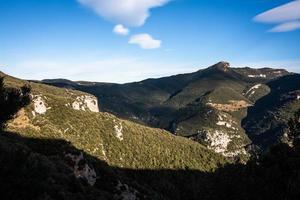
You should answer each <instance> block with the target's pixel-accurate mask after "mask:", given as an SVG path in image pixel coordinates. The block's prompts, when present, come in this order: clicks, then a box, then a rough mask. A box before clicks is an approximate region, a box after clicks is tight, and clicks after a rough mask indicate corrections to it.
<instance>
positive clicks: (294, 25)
mask: <svg viewBox="0 0 300 200" xmlns="http://www.w3.org/2000/svg"><path fill="white" fill-rule="evenodd" d="M297 29H300V20H298V21H291V22H286V23H282V24H279V25H278V26H275V27H274V28H272V29H271V30H270V32H289V31H293V30H297Z"/></svg>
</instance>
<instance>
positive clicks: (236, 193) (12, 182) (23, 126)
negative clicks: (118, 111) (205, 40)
mask: <svg viewBox="0 0 300 200" xmlns="http://www.w3.org/2000/svg"><path fill="white" fill-rule="evenodd" d="M3 76H4V84H3V82H2V80H3V79H2V78H0V111H1V115H0V119H1V121H0V122H1V124H0V125H1V126H0V127H1V128H0V194H1V199H4V200H8V199H24V200H29V199H30V200H35V199H37V200H57V199H63V200H69V199H72V200H74V199H75V200H83V199H88V200H98V199H101V200H106V199H112V200H144V199H145V200H148V199H149V200H150V199H151V200H171V199H172V200H182V199H187V200H197V199H199V198H201V199H204V200H218V199H249V200H250V199H278V200H279V199H280V200H281V199H292V200H293V199H295V200H296V199H299V197H300V190H299V187H298V186H299V183H300V176H299V174H300V171H299V169H300V167H299V166H300V140H299V136H300V135H299V130H300V123H299V116H300V112H298V113H297V114H296V115H295V116H294V117H292V118H291V119H290V120H289V122H288V123H287V124H286V131H287V133H288V135H289V136H290V138H291V139H292V140H290V141H289V143H288V145H287V144H284V143H281V144H279V145H276V146H274V147H271V148H270V151H269V152H268V153H267V154H266V155H264V156H263V157H261V158H259V159H255V158H254V159H253V160H250V161H247V162H243V163H240V162H237V163H233V162H231V161H230V160H229V159H228V158H226V157H224V156H222V155H220V154H217V153H215V152H213V151H212V150H210V149H208V148H206V147H205V146H203V145H202V144H199V143H198V142H195V141H193V140H190V139H187V138H184V137H181V136H176V135H174V134H171V133H169V132H167V131H165V130H161V129H156V128H150V127H146V126H143V125H140V124H137V123H134V122H130V121H127V120H122V119H119V118H117V117H116V116H114V115H112V114H109V113H104V112H99V109H98V107H100V108H101V105H100V106H98V100H97V99H96V97H94V96H93V95H91V94H88V93H84V92H80V91H76V90H71V89H65V88H57V87H53V86H49V85H45V84H41V83H34V82H30V81H23V80H19V79H16V78H14V77H10V76H8V75H5V74H1V77H3ZM297 77H298V76H297V75H288V76H284V77H282V78H279V79H276V80H272V81H270V82H268V83H266V87H265V88H264V89H262V90H261V91H260V92H259V95H258V96H260V95H261V94H262V93H264V92H265V91H268V92H269V93H268V94H267V95H264V97H262V98H260V99H261V100H263V99H264V98H265V97H267V96H268V95H270V94H272V96H271V97H272V100H273V101H274V104H272V106H271V105H270V106H269V108H273V107H281V106H278V105H282V104H277V102H278V100H277V99H275V98H274V97H277V94H276V92H275V93H274V94H273V92H272V90H274V88H275V89H276V90H280V91H279V94H284V93H288V94H289V93H290V92H291V91H294V89H295V88H297V87H298V86H297V85H296V86H291V85H289V84H291V83H293V82H294V81H297V80H298V78H297ZM283 81H285V82H284V83H286V84H287V85H285V86H284V87H280V88H278V84H280V83H283ZM288 83H289V84H288ZM260 88H261V86H259V87H258V86H257V85H255V86H252V87H251V88H247V90H246V93H244V95H245V96H247V95H249V94H252V91H255V92H256V91H258V90H259V89H260ZM266 88H269V89H266ZM225 90H228V91H227V92H231V93H232V94H231V95H232V96H230V98H233V97H240V95H239V93H236V92H232V91H231V90H232V89H229V88H226V89H225V88H223V87H221V88H220V90H216V91H212V92H211V93H213V94H212V95H211V96H212V97H217V96H218V95H220V94H219V93H221V94H222V91H223V92H224V91H225ZM234 91H235V90H234ZM295 94H296V93H293V94H290V95H289V98H288V99H289V100H291V101H283V102H294V100H295V99H294V95H295ZM253 95H255V93H254V94H253ZM283 96H284V95H283ZM209 97H210V96H209ZM284 97H285V96H284ZM243 98H245V97H243ZM297 98H298V97H297V95H296V99H297ZM243 100H245V101H246V100H247V99H243ZM247 101H249V100H247ZM199 102H201V101H196V103H199ZM249 102H250V101H249ZM196 103H195V104H196ZM210 103H211V104H214V103H215V102H210ZM258 103H259V100H258V101H256V103H255V104H258ZM219 104H221V103H219ZM284 105H287V104H284ZM195 106H196V107H197V104H196V105H195ZM210 106H214V107H216V108H217V109H222V110H223V109H226V113H227V114H228V115H230V113H232V112H229V111H230V110H233V109H236V108H233V107H230V108H224V107H222V106H221V105H210ZM190 107H191V106H190ZM223 112H224V113H225V111H223ZM224 118H225V117H224ZM225 126H226V125H225ZM226 127H227V126H226ZM250 138H251V137H250ZM223 139H224V138H222V137H220V138H216V142H218V141H219V140H223Z"/></svg>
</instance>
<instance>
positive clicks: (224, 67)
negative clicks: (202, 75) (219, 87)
mask: <svg viewBox="0 0 300 200" xmlns="http://www.w3.org/2000/svg"><path fill="white" fill-rule="evenodd" d="M229 68H230V64H229V63H228V62H225V61H221V62H218V63H217V64H215V65H213V66H211V67H209V69H213V70H221V71H224V72H226V71H228V69H229Z"/></svg>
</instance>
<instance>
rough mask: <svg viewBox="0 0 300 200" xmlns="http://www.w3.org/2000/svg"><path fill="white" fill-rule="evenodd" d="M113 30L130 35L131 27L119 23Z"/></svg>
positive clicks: (119, 33)
mask: <svg viewBox="0 0 300 200" xmlns="http://www.w3.org/2000/svg"><path fill="white" fill-rule="evenodd" d="M113 32H114V33H116V34H118V35H128V33H129V29H128V28H126V27H124V26H123V25H122V24H118V25H116V26H115V27H114V29H113Z"/></svg>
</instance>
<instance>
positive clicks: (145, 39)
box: [129, 33, 161, 49]
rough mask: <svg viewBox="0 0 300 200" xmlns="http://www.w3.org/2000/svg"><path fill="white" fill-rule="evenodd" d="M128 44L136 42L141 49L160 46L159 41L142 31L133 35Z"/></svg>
mask: <svg viewBox="0 0 300 200" xmlns="http://www.w3.org/2000/svg"><path fill="white" fill-rule="evenodd" d="M129 44H137V45H139V46H140V47H141V48H142V49H157V48H160V46H161V41H160V40H156V39H153V38H152V36H151V35H149V34H146V33H143V34H137V35H133V36H132V37H131V38H130V40H129Z"/></svg>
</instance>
